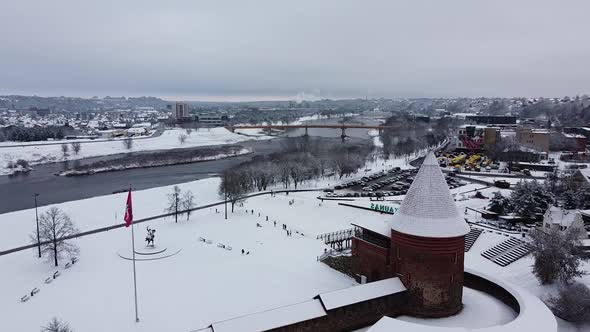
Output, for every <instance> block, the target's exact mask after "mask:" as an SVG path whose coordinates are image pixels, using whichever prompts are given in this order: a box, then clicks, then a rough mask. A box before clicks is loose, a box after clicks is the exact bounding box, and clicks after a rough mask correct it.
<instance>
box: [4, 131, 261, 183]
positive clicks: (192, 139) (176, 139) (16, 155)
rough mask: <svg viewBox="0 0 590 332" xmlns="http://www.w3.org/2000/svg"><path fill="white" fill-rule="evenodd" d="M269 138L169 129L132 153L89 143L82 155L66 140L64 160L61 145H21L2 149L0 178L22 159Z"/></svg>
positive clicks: (136, 143)
mask: <svg viewBox="0 0 590 332" xmlns="http://www.w3.org/2000/svg"><path fill="white" fill-rule="evenodd" d="M181 136H183V137H184V136H186V137H185V141H184V143H181V142H180V137H181ZM269 138H270V137H267V136H264V135H256V134H249V135H248V136H245V135H240V134H238V133H232V132H230V131H228V130H227V129H225V128H223V127H218V128H201V129H199V130H192V131H191V132H190V134H188V133H187V132H186V130H184V129H168V130H165V131H164V132H163V133H162V134H161V135H159V136H154V137H148V138H138V139H134V140H133V145H132V147H131V148H130V149H127V148H126V147H125V145H124V144H123V141H122V140H121V139H113V140H110V141H99V142H92V141H86V142H84V143H82V144H81V149H80V151H79V152H78V154H76V153H74V151H72V147H71V146H70V144H71V143H72V142H74V141H75V140H64V141H63V143H65V144H67V145H68V148H69V151H68V152H67V156H66V157H64V154H63V151H62V147H61V145H60V144H43V145H31V144H28V143H22V144H19V146H11V147H3V146H1V145H0V175H3V174H9V173H11V170H10V169H9V168H8V167H7V165H8V163H9V162H16V161H17V160H18V159H23V160H26V161H28V162H29V164H31V165H38V164H43V163H50V162H57V161H64V160H77V159H82V158H89V157H98V156H106V155H113V154H119V153H127V152H138V151H155V150H169V149H178V148H191V147H199V146H209V145H221V144H234V143H238V142H242V141H245V140H252V139H269ZM47 143H55V142H47ZM4 145H7V144H4Z"/></svg>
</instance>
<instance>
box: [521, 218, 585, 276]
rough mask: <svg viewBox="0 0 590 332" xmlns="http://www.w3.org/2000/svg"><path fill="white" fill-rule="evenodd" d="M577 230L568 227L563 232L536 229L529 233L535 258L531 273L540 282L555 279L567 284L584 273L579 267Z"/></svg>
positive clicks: (580, 259)
mask: <svg viewBox="0 0 590 332" xmlns="http://www.w3.org/2000/svg"><path fill="white" fill-rule="evenodd" d="M579 232H580V229H579V228H575V227H570V228H568V229H567V230H566V231H565V232H561V231H559V230H557V229H554V230H550V231H547V232H545V231H544V230H541V229H536V230H533V231H531V232H530V233H529V234H530V240H529V244H530V245H531V247H532V248H533V250H532V255H533V257H534V259H535V262H534V264H533V274H534V275H535V276H536V277H537V279H539V281H540V282H541V284H550V283H553V282H554V281H556V280H560V281H562V282H564V283H566V284H567V283H570V282H572V280H573V279H574V278H577V277H581V276H582V275H584V274H585V272H584V271H583V270H581V269H580V263H581V261H582V257H581V255H580V254H581V252H580V249H579V240H578V239H579V235H580V234H579Z"/></svg>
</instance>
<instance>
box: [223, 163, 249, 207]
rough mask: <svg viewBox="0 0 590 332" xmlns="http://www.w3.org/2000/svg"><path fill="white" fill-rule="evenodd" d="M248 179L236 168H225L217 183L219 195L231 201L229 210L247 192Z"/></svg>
mask: <svg viewBox="0 0 590 332" xmlns="http://www.w3.org/2000/svg"><path fill="white" fill-rule="evenodd" d="M250 183H251V182H250V180H249V179H248V178H247V177H246V176H244V175H243V174H242V173H241V172H240V171H238V170H233V169H231V170H226V171H224V173H223V177H222V178H221V183H220V184H219V196H221V197H222V198H224V199H225V198H226V197H227V199H228V200H229V201H230V202H231V212H232V213H233V212H234V207H235V205H236V203H237V202H239V201H240V200H241V199H243V196H244V194H246V193H247V192H248V185H249V184H250Z"/></svg>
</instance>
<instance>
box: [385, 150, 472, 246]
mask: <svg viewBox="0 0 590 332" xmlns="http://www.w3.org/2000/svg"><path fill="white" fill-rule="evenodd" d="M391 228H392V229H393V230H395V231H398V232H400V233H404V234H409V235H415V236H422V237H437V238H444V237H456V236H462V235H465V234H467V233H469V226H468V225H467V223H466V222H465V220H464V219H463V218H462V217H461V216H460V215H459V212H458V211H457V206H456V205H455V201H454V200H453V197H452V196H451V192H450V191H449V187H448V186H447V182H446V181H445V178H444V175H443V173H442V171H441V170H440V166H439V165H438V161H437V159H436V157H435V156H434V153H433V152H432V151H431V152H429V153H428V154H427V155H426V158H424V162H423V163H422V166H421V167H420V170H419V171H418V174H417V175H416V178H415V179H414V182H413V183H412V185H411V186H410V189H409V190H408V193H407V194H406V197H405V198H404V200H403V202H402V205H401V208H400V209H399V211H398V212H397V213H396V214H395V215H394V216H393V219H392V220H391Z"/></svg>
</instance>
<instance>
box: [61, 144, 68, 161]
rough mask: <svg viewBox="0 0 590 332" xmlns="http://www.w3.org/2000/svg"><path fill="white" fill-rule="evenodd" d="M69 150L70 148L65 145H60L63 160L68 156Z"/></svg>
mask: <svg viewBox="0 0 590 332" xmlns="http://www.w3.org/2000/svg"><path fill="white" fill-rule="evenodd" d="M69 150H70V147H69V146H68V145H67V144H66V143H63V144H62V145H61V153H62V154H63V156H64V158H65V157H67V156H68V151H69Z"/></svg>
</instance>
